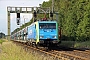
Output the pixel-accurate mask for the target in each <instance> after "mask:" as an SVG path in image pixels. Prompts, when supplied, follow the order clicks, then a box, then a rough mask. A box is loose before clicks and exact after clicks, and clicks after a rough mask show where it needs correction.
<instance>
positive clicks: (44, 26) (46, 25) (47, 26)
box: [39, 23, 56, 29]
mask: <svg viewBox="0 0 90 60" xmlns="http://www.w3.org/2000/svg"><path fill="white" fill-rule="evenodd" d="M39 28H40V29H56V23H39Z"/></svg>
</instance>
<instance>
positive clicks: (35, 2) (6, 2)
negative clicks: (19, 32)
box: [0, 0, 48, 35]
mask: <svg viewBox="0 0 90 60" xmlns="http://www.w3.org/2000/svg"><path fill="white" fill-rule="evenodd" d="M43 1H48V0H0V32H3V33H5V34H6V35H7V6H15V7H18V6H25V7H37V6H39V4H41V3H42V2H43ZM10 15H11V16H10V19H11V32H12V31H13V30H14V29H16V28H17V27H19V26H17V23H16V14H15V13H11V14H10ZM20 15H21V16H20V17H21V24H24V18H25V22H28V21H30V19H31V18H32V14H20ZM23 17H24V18H23Z"/></svg>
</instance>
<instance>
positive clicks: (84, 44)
mask: <svg viewBox="0 0 90 60" xmlns="http://www.w3.org/2000/svg"><path fill="white" fill-rule="evenodd" d="M74 47H75V48H90V41H85V42H77V43H76V44H75V45H74Z"/></svg>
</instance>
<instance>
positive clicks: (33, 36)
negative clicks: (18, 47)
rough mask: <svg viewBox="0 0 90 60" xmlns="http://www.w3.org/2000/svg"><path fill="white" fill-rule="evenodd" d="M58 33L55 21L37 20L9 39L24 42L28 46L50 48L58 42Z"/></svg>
mask: <svg viewBox="0 0 90 60" xmlns="http://www.w3.org/2000/svg"><path fill="white" fill-rule="evenodd" d="M58 32H59V31H58V22H57V21H55V20H53V21H51V20H38V21H36V22H33V23H32V24H31V25H29V26H27V27H25V28H23V29H22V30H20V31H17V32H16V33H14V34H12V35H11V39H12V40H15V41H20V42H25V43H26V44H28V45H35V46H37V45H42V46H51V45H57V44H58V43H59V42H60V40H59V33H58Z"/></svg>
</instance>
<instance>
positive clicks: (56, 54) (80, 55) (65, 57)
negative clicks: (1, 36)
mask: <svg viewBox="0 0 90 60" xmlns="http://www.w3.org/2000/svg"><path fill="white" fill-rule="evenodd" d="M19 43H21V42H19ZM21 44H22V43H21ZM22 45H23V46H25V48H26V50H27V49H31V50H33V51H38V52H40V53H42V54H44V56H47V55H48V56H51V57H52V60H89V59H90V54H89V53H88V52H90V51H78V50H73V51H57V50H51V51H46V49H37V48H35V47H31V46H27V45H25V44H22ZM85 55H86V56H85ZM47 60H49V59H47Z"/></svg>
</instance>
